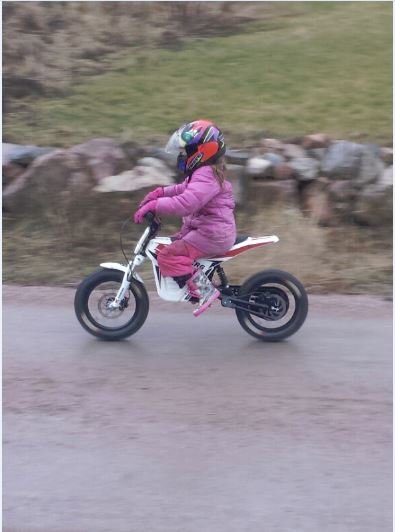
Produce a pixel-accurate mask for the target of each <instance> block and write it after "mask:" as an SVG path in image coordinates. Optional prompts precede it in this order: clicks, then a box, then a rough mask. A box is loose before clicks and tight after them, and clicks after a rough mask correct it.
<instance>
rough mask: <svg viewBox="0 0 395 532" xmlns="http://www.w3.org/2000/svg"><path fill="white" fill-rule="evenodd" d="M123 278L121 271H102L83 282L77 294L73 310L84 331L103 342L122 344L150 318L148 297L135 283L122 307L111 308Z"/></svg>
mask: <svg viewBox="0 0 395 532" xmlns="http://www.w3.org/2000/svg"><path fill="white" fill-rule="evenodd" d="M123 275H124V274H123V272H121V271H119V270H99V271H97V272H95V273H93V274H91V275H89V276H88V277H87V278H86V279H85V280H84V281H82V283H81V284H80V285H79V287H78V289H77V292H76V294H75V298H74V309H75V313H76V316H77V318H78V321H79V322H80V324H81V325H82V327H83V328H84V329H85V330H87V331H88V332H89V333H91V334H93V336H96V337H98V338H102V339H103V340H122V339H123V338H127V337H128V336H131V335H132V334H134V333H135V332H136V331H138V330H139V329H140V327H141V326H142V325H143V323H144V322H145V320H146V318H147V315H148V310H149V299H148V294H147V291H146V289H145V287H144V285H143V284H142V283H140V282H139V281H137V280H136V279H133V280H132V281H131V283H130V286H129V290H128V291H127V292H126V295H125V297H124V299H123V301H121V305H120V307H119V308H117V309H112V308H111V307H110V304H111V302H112V301H114V299H115V296H116V295H117V292H118V290H119V288H120V286H121V283H122V280H123Z"/></svg>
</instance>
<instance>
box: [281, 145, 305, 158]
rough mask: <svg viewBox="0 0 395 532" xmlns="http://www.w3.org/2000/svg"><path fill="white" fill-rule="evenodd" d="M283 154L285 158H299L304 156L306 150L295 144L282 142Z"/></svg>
mask: <svg viewBox="0 0 395 532" xmlns="http://www.w3.org/2000/svg"><path fill="white" fill-rule="evenodd" d="M283 155H284V157H285V158H286V159H288V160H289V159H301V158H303V157H306V151H305V150H304V149H303V148H302V147H301V146H297V145H296V144H284V148H283Z"/></svg>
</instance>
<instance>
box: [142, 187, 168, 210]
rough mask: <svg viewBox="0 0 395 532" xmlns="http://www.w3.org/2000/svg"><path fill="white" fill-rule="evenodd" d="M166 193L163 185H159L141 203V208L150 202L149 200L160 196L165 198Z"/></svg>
mask: <svg viewBox="0 0 395 532" xmlns="http://www.w3.org/2000/svg"><path fill="white" fill-rule="evenodd" d="M164 195H165V193H164V190H163V187H158V188H156V189H155V190H153V191H152V192H148V194H147V195H146V196H145V198H144V199H143V201H142V202H141V203H140V205H139V208H140V207H142V206H143V205H145V204H146V203H148V202H149V201H152V200H156V199H158V198H163V196H164Z"/></svg>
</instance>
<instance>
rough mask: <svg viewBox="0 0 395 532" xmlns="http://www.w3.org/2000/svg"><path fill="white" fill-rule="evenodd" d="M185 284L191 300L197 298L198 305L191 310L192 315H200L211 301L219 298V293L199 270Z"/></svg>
mask: <svg viewBox="0 0 395 532" xmlns="http://www.w3.org/2000/svg"><path fill="white" fill-rule="evenodd" d="M187 286H188V290H189V294H190V296H191V300H192V298H193V299H198V302H199V307H198V308H197V309H196V310H194V311H193V315H194V316H196V317H197V316H200V314H202V313H203V312H204V311H205V310H207V309H208V308H209V306H210V305H211V303H213V301H215V300H216V299H218V298H219V296H220V295H221V294H220V292H219V290H217V289H216V288H215V287H214V286H213V284H212V283H211V281H210V280H209V279H208V277H207V276H206V275H205V274H204V273H203V272H202V271H201V270H197V271H196V272H195V273H194V274H193V276H192V277H191V279H188V281H187Z"/></svg>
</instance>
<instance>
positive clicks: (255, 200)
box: [247, 179, 297, 211]
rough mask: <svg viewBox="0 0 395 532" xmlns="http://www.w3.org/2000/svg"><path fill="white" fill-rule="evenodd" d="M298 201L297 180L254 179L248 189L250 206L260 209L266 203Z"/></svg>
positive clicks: (292, 202)
mask: <svg viewBox="0 0 395 532" xmlns="http://www.w3.org/2000/svg"><path fill="white" fill-rule="evenodd" d="M296 201H297V192H296V181H294V180H293V179H288V180H283V181H253V182H252V183H251V185H250V187H249V189H248V198H247V202H248V206H249V208H250V209H251V210H256V211H260V210H261V209H262V207H264V206H265V205H273V204H278V205H281V204H295V203H296Z"/></svg>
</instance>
